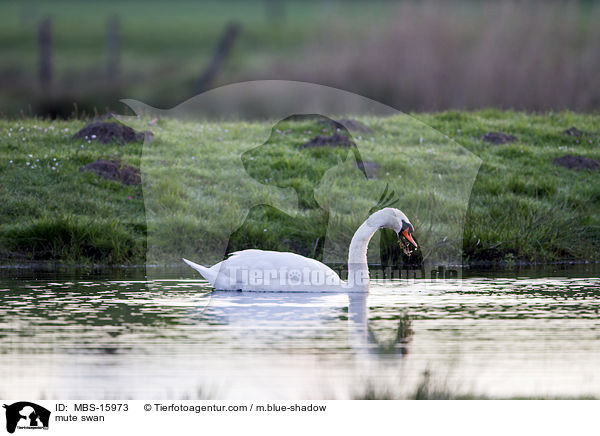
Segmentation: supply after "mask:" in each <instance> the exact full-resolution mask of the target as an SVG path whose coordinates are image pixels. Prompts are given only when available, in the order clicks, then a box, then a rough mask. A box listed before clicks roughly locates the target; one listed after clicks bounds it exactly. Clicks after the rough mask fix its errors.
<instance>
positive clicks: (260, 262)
mask: <svg viewBox="0 0 600 436" xmlns="http://www.w3.org/2000/svg"><path fill="white" fill-rule="evenodd" d="M384 227H385V228H391V229H393V230H394V231H395V232H396V233H397V234H398V235H400V232H402V235H404V237H405V238H407V240H408V241H409V242H410V243H412V244H413V245H414V246H415V247H416V246H417V244H416V242H414V240H413V238H412V231H413V227H412V224H410V221H409V220H408V218H407V217H406V215H404V213H402V211H400V210H398V209H393V208H385V209H382V210H379V211H377V212H375V213H373V214H372V215H371V216H370V217H369V218H368V219H367V220H366V221H365V222H364V223H363V224H362V225H361V226H360V227H359V228H358V230H357V231H356V233H355V234H354V236H353V238H352V241H351V242H350V248H349V252H348V281H344V280H342V279H340V277H339V276H338V275H337V273H336V272H335V271H333V270H332V269H331V268H329V267H328V266H327V265H325V264H323V263H321V262H319V261H317V260H315V259H310V258H308V257H304V256H301V255H299V254H294V253H289V252H279V251H264V250H254V249H253V250H243V251H237V252H235V253H233V254H232V255H231V256H230V257H229V258H227V259H226V260H224V261H222V262H219V263H217V264H216V265H213V266H212V267H210V268H207V267H204V266H202V265H198V264H196V263H194V262H191V261H189V260H187V259H183V260H184V261H185V263H187V264H188V265H189V266H191V267H192V268H194V269H195V270H196V271H198V272H199V273H200V274H201V275H202V276H203V277H204V278H205V279H206V280H208V282H209V283H210V284H211V285H212V286H213V287H214V288H215V289H219V290H224V291H238V290H241V291H259V292H368V290H369V267H368V265H367V247H368V245H369V241H370V239H371V237H372V236H373V235H374V234H375V232H376V231H377V230H379V229H381V228H384Z"/></svg>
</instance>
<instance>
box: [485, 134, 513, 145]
mask: <svg viewBox="0 0 600 436" xmlns="http://www.w3.org/2000/svg"><path fill="white" fill-rule="evenodd" d="M481 139H483V140H484V141H486V142H491V143H492V144H506V143H507V142H513V141H515V140H516V139H517V137H516V136H513V135H509V134H508V133H504V132H487V133H486V134H485V135H483V138H481Z"/></svg>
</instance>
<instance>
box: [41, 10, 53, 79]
mask: <svg viewBox="0 0 600 436" xmlns="http://www.w3.org/2000/svg"><path fill="white" fill-rule="evenodd" d="M38 38H39V44H40V85H41V87H42V89H43V90H50V87H51V86H52V22H51V21H50V18H48V17H46V18H44V19H43V20H42V21H40V24H39V27H38Z"/></svg>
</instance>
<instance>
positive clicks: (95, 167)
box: [79, 159, 141, 185]
mask: <svg viewBox="0 0 600 436" xmlns="http://www.w3.org/2000/svg"><path fill="white" fill-rule="evenodd" d="M79 170H80V171H90V172H93V173H96V174H97V175H99V176H100V177H102V178H104V179H108V180H118V181H119V182H121V183H123V184H124V185H139V184H140V183H141V177H140V171H139V170H138V169H137V168H134V167H130V166H129V165H123V164H122V163H121V162H119V161H118V160H103V159H99V160H97V161H95V162H92V163H90V164H87V165H85V166H83V167H81V168H80V169H79Z"/></svg>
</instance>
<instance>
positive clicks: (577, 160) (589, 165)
mask: <svg viewBox="0 0 600 436" xmlns="http://www.w3.org/2000/svg"><path fill="white" fill-rule="evenodd" d="M554 165H557V166H559V167H565V168H569V169H572V170H595V169H596V168H598V167H600V161H597V160H596V159H590V158H589V157H585V156H576V155H574V154H567V155H564V156H562V157H557V158H556V159H554Z"/></svg>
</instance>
